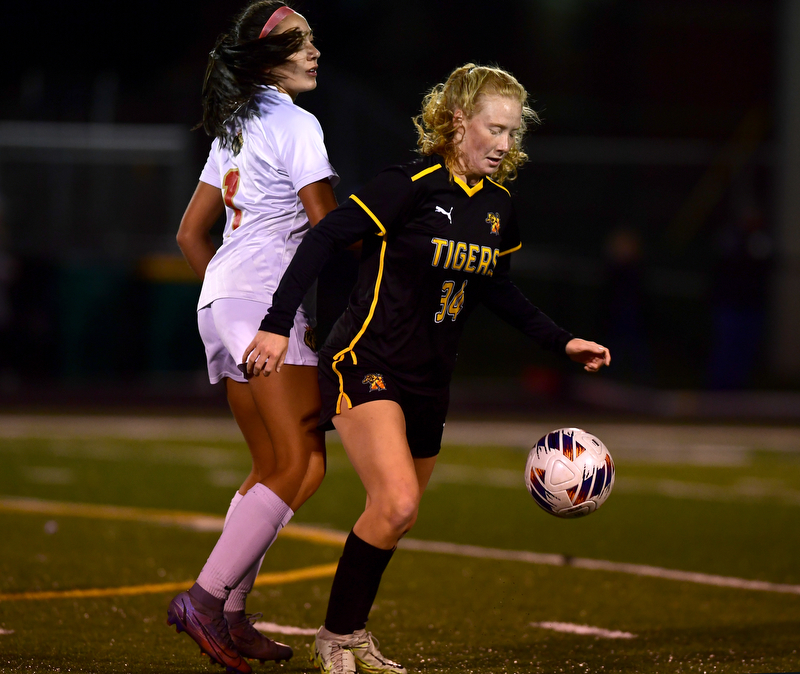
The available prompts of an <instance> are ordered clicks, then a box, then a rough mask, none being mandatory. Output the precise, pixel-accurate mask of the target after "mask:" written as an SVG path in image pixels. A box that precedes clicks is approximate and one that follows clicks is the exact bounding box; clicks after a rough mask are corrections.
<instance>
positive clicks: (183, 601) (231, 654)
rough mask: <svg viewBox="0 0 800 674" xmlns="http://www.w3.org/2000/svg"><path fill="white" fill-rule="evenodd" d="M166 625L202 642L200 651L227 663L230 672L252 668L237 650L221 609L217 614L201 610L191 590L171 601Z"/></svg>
mask: <svg viewBox="0 0 800 674" xmlns="http://www.w3.org/2000/svg"><path fill="white" fill-rule="evenodd" d="M167 625H175V629H176V630H177V631H178V633H181V632H186V634H188V635H189V636H190V637H192V639H194V640H195V641H196V642H197V645H198V646H200V652H201V653H205V654H206V655H207V656H208V657H209V658H211V660H212V661H213V662H216V663H217V664H218V665H222V666H223V667H225V669H226V670H227V672H228V674H233V673H234V672H240V673H241V674H250V672H252V671H253V670H252V669H251V668H250V665H248V664H247V661H246V660H245V659H244V658H243V657H242V656H241V654H240V653H239V651H237V650H236V646H234V644H233V640H232V639H231V635H230V634H229V632H228V624H227V623H226V622H225V618H224V617H223V615H222V613H221V612H220V614H219V615H214V614H208V613H204V612H203V611H202V610H198V609H197V608H195V606H194V604H192V600H191V597H190V596H189V593H188V592H181V593H180V594H179V595H178V596H177V597H175V598H174V599H173V600H172V601H171V602H170V603H169V608H168V609H167Z"/></svg>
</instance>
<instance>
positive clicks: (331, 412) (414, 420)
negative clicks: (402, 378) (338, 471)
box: [319, 354, 450, 459]
mask: <svg viewBox="0 0 800 674" xmlns="http://www.w3.org/2000/svg"><path fill="white" fill-rule="evenodd" d="M319 389H320V395H321V397H322V412H321V414H320V423H319V427H320V428H321V429H322V430H325V431H330V430H333V422H332V419H333V417H335V416H336V415H337V414H339V413H340V412H341V410H342V408H344V407H345V406H348V401H349V407H357V406H358V405H363V404H364V403H368V402H371V401H373V400H392V401H394V402H396V403H397V404H398V405H400V407H401V409H402V410H403V414H404V416H405V419H406V437H407V439H408V446H409V448H410V449H411V456H413V457H414V458H417V459H424V458H428V457H431V456H436V455H437V454H438V453H439V450H440V449H441V446H442V433H443V431H444V421H445V417H446V416H447V408H448V406H449V404H450V389H449V388H448V387H445V388H443V389H440V390H438V391H436V392H435V393H433V394H427V395H421V394H419V393H414V392H412V391H409V390H408V389H407V388H406V387H404V386H403V385H402V383H401V382H399V381H397V379H396V378H393V377H391V376H389V375H387V374H386V373H385V372H384V371H383V370H382V369H381V367H380V366H376V365H373V364H371V363H366V362H364V361H363V360H361V359H359V362H358V364H353V362H352V358H351V357H350V355H349V354H347V355H346V356H345V358H344V360H342V361H341V362H338V363H333V362H332V361H331V359H330V358H329V357H327V356H325V355H324V354H320V359H319Z"/></svg>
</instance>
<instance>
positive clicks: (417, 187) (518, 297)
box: [261, 155, 572, 394]
mask: <svg viewBox="0 0 800 674" xmlns="http://www.w3.org/2000/svg"><path fill="white" fill-rule="evenodd" d="M359 239H363V247H362V252H361V262H360V266H359V277H358V282H357V284H356V287H355V288H354V290H353V292H352V294H351V296H350V301H349V306H348V308H347V309H346V311H345V312H344V314H343V315H342V316H341V318H340V319H339V320H338V322H337V323H336V325H335V326H334V328H333V330H332V331H331V334H330V336H329V337H328V340H327V341H326V343H325V346H324V347H323V349H322V352H321V356H322V357H323V358H326V357H327V358H330V359H332V360H333V361H334V362H342V361H343V360H345V359H350V360H351V361H352V362H367V363H371V364H374V365H375V366H376V367H379V368H381V369H382V371H385V372H386V373H387V374H390V375H391V376H393V377H394V378H396V379H397V380H398V381H400V382H402V383H403V384H404V385H405V386H406V387H407V388H408V389H409V390H411V391H416V392H418V393H423V394H424V393H427V392H430V391H435V390H439V389H441V388H442V387H445V386H447V385H448V384H449V381H450V377H451V374H452V372H453V368H454V367H455V362H456V350H457V346H458V340H459V337H460V336H461V332H462V330H463V328H464V324H465V322H466V319H467V317H468V316H469V314H470V313H471V312H472V310H473V309H474V308H475V307H476V306H477V305H478V303H481V302H483V303H484V304H486V305H487V306H488V307H489V309H491V310H492V311H493V312H494V313H496V314H497V315H498V316H500V317H501V318H502V319H504V320H506V321H508V322H509V323H511V324H512V325H514V326H515V327H517V328H519V329H520V330H522V331H523V332H524V333H525V334H527V335H529V336H530V337H532V338H533V339H534V340H536V341H537V342H538V343H539V344H540V345H542V346H543V347H545V348H549V349H551V350H554V351H560V352H562V353H563V350H564V346H565V345H566V343H567V342H568V341H569V340H570V339H571V338H572V335H570V334H569V333H568V332H567V331H565V330H562V329H561V328H559V327H558V326H557V325H555V323H553V321H552V320H550V319H549V318H548V317H547V316H546V315H544V314H543V313H542V312H541V311H539V309H537V308H536V307H535V306H533V305H532V304H531V303H530V302H529V301H528V300H527V299H526V298H525V296H524V295H523V294H522V293H521V292H520V291H519V289H518V288H517V287H516V286H515V285H514V284H513V283H512V282H511V280H510V279H509V276H508V273H509V257H510V254H511V253H513V252H514V251H516V250H518V249H519V248H520V247H521V245H522V244H521V242H520V236H519V229H518V227H517V220H516V214H515V211H514V203H513V200H512V198H511V195H510V194H509V192H508V190H506V188H504V187H503V186H501V185H499V184H497V183H495V182H493V181H492V180H490V179H489V178H484V179H482V180H481V181H479V182H478V183H477V184H475V185H474V186H472V187H469V186H468V185H467V184H466V183H464V182H463V181H461V180H460V179H459V178H457V177H452V178H451V176H450V173H449V172H448V170H447V168H445V164H444V160H443V159H442V158H441V157H439V156H437V155H432V156H430V157H424V158H421V159H418V160H416V161H413V162H410V163H408V164H405V165H401V166H394V167H391V168H389V169H387V170H385V171H383V172H382V173H380V174H379V175H378V176H377V177H376V178H374V179H373V180H372V181H371V182H370V183H369V184H367V185H366V186H365V187H364V188H363V189H361V190H359V191H358V192H357V193H356V194H353V195H352V196H351V197H350V198H349V199H348V200H347V201H346V202H345V203H343V204H342V205H341V206H339V207H338V208H337V209H335V210H334V211H332V212H330V213H329V214H328V215H327V216H326V217H325V218H324V219H323V220H322V221H321V222H320V223H319V224H318V225H317V226H316V227H315V228H314V229H312V230H311V232H309V233H308V234H307V235H306V237H305V238H304V240H303V242H302V243H301V245H300V247H299V248H298V250H297V253H296V255H295V258H294V260H293V261H292V263H291V265H290V266H289V268H288V269H287V271H286V273H285V274H284V277H283V280H282V281H281V284H280V286H279V288H278V291H277V293H276V294H275V295H274V297H273V305H272V308H271V309H270V311H269V313H268V314H267V316H266V318H265V319H264V321H263V322H262V324H261V329H262V330H267V331H269V332H274V333H277V334H283V335H287V336H288V334H289V330H290V328H291V326H292V318H293V317H294V312H295V310H296V307H297V306H298V305H299V304H300V301H301V300H302V298H303V295H304V294H305V291H306V290H307V289H308V288H309V287H310V286H311V284H312V283H313V280H314V278H316V275H317V274H318V273H319V270H320V269H321V267H322V265H323V264H324V262H325V260H326V259H327V258H328V256H329V255H330V254H332V252H333V251H335V250H336V249H338V248H340V247H344V246H348V245H350V244H352V243H354V242H355V241H358V240H359Z"/></svg>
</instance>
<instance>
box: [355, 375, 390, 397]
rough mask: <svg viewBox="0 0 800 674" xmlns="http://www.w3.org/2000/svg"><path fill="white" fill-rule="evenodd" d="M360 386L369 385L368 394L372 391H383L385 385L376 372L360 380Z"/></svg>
mask: <svg viewBox="0 0 800 674" xmlns="http://www.w3.org/2000/svg"><path fill="white" fill-rule="evenodd" d="M361 383H362V384H368V385H369V392H370V393H372V392H373V391H385V390H386V384H385V383H384V381H383V375H382V374H378V373H377V372H375V373H372V374H368V375H367V376H366V377H364V379H362V380H361Z"/></svg>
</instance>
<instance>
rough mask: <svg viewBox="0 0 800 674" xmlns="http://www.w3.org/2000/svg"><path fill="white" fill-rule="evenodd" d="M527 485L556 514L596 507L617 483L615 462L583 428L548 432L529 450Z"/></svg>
mask: <svg viewBox="0 0 800 674" xmlns="http://www.w3.org/2000/svg"><path fill="white" fill-rule="evenodd" d="M525 485H526V486H527V487H528V491H529V492H530V494H531V496H533V500H534V501H536V503H537V504H539V506H541V508H542V509H543V510H545V511H547V512H549V513H550V514H551V515H555V516H556V517H583V516H584V515H588V514H589V513H593V512H594V511H595V510H597V509H598V508H599V507H600V506H601V505H603V503H604V502H605V500H606V499H607V498H608V495H609V494H610V493H611V488H612V487H613V486H614V461H613V460H612V459H611V454H609V453H608V449H606V446H605V445H604V444H603V443H602V442H600V440H598V439H597V438H596V437H594V436H593V435H591V434H590V433H587V432H586V431H582V430H581V429H580V428H560V429H558V430H557V431H553V432H552V433H548V434H547V435H545V436H544V437H543V438H542V439H541V440H539V442H537V443H536V444H535V445H534V446H533V447H532V448H531V451H530V452H529V453H528V463H527V465H526V466H525Z"/></svg>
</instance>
